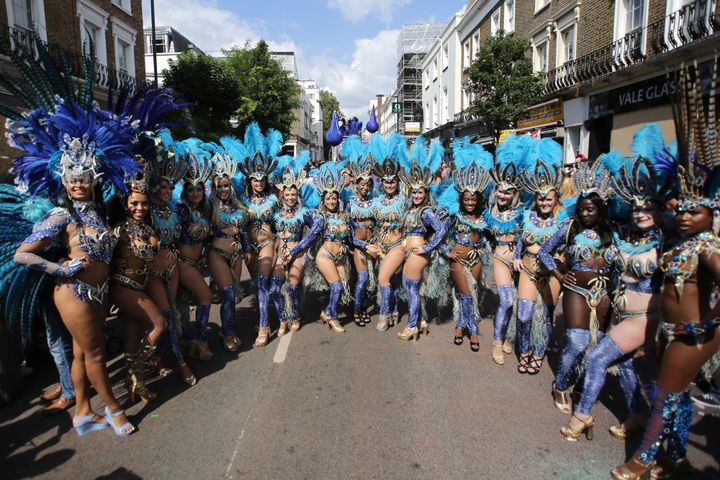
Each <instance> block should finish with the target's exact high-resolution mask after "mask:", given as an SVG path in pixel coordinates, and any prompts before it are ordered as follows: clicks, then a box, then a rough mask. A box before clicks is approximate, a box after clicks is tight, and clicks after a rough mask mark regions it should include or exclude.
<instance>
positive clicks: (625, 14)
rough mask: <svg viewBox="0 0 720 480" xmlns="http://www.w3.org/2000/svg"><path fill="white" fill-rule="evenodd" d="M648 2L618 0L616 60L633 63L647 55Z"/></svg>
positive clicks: (616, 5)
mask: <svg viewBox="0 0 720 480" xmlns="http://www.w3.org/2000/svg"><path fill="white" fill-rule="evenodd" d="M647 9H648V2H647V1H645V0H617V1H616V2H615V52H614V56H615V60H616V62H620V63H623V64H625V63H627V62H628V60H629V61H630V63H632V62H633V61H634V60H637V59H639V58H640V57H641V56H642V55H643V54H644V53H645V28H644V27H645V25H646V24H647V16H648V12H647Z"/></svg>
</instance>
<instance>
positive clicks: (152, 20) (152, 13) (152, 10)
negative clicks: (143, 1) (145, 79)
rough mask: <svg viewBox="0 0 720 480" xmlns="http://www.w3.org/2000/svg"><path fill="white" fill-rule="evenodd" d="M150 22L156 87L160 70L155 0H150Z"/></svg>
mask: <svg viewBox="0 0 720 480" xmlns="http://www.w3.org/2000/svg"><path fill="white" fill-rule="evenodd" d="M150 23H151V29H152V32H151V35H152V55H153V79H154V81H155V88H157V87H158V71H157V52H156V49H157V45H156V44H155V0H150Z"/></svg>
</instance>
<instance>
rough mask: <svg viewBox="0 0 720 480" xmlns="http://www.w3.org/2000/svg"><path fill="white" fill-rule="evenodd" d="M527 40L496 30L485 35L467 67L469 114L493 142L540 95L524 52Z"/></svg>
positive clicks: (521, 116) (535, 76) (529, 62)
mask: <svg viewBox="0 0 720 480" xmlns="http://www.w3.org/2000/svg"><path fill="white" fill-rule="evenodd" d="M527 47H528V41H527V40H525V39H522V38H514V37H512V36H507V35H505V33H504V32H502V31H500V32H498V34H497V35H496V36H491V37H489V38H486V39H485V40H484V41H483V42H482V44H481V46H480V51H479V52H478V55H477V58H476V59H475V60H474V61H473V63H472V64H471V65H470V67H469V68H468V72H467V74H468V78H469V91H470V92H471V93H473V94H474V96H475V100H474V102H473V105H472V110H471V111H472V113H473V114H475V115H478V116H479V118H480V120H481V123H482V125H483V126H484V127H485V128H486V129H487V132H488V133H489V134H490V135H492V137H493V138H494V139H495V142H496V143H497V141H498V139H499V138H500V133H501V131H502V130H505V129H507V128H511V126H512V125H513V124H514V123H515V122H516V121H518V120H521V119H522V118H524V117H525V116H526V115H527V113H528V108H529V107H530V106H532V105H533V104H535V103H537V102H538V101H540V99H541V95H542V89H543V85H542V79H541V78H540V76H539V75H537V74H535V73H533V68H532V62H531V61H530V59H529V58H527V57H526V55H525V52H526V50H527Z"/></svg>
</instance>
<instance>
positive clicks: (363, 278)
mask: <svg viewBox="0 0 720 480" xmlns="http://www.w3.org/2000/svg"><path fill="white" fill-rule="evenodd" d="M367 282H368V271H367V270H360V271H359V272H357V282H356V283H355V312H362V311H365V309H366V308H367V305H366V301H367V300H366V299H367V292H366V291H365V285H367Z"/></svg>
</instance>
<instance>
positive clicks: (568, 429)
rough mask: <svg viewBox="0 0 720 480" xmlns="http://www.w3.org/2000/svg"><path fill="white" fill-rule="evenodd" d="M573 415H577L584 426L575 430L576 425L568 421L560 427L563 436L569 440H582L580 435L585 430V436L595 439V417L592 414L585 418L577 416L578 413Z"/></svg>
mask: <svg viewBox="0 0 720 480" xmlns="http://www.w3.org/2000/svg"><path fill="white" fill-rule="evenodd" d="M573 417H575V418H576V419H577V420H580V423H582V425H583V426H582V428H581V429H580V430H575V427H573V426H571V425H570V422H568V424H567V425H565V426H564V427H562V428H560V433H561V434H562V436H563V437H565V438H566V439H567V440H569V441H571V442H577V441H578V440H580V436H581V435H582V434H583V432H585V437H587V439H588V440H592V439H593V425H595V419H594V418H593V417H592V415H588V416H587V417H586V418H585V420H583V419H582V418H580V417H578V416H577V413H574V414H573Z"/></svg>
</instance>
